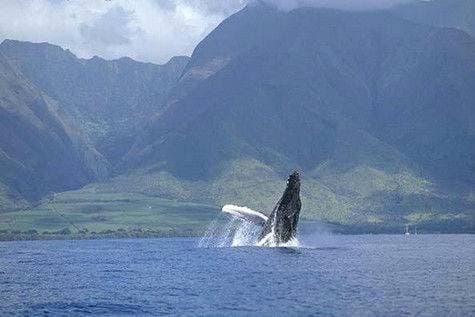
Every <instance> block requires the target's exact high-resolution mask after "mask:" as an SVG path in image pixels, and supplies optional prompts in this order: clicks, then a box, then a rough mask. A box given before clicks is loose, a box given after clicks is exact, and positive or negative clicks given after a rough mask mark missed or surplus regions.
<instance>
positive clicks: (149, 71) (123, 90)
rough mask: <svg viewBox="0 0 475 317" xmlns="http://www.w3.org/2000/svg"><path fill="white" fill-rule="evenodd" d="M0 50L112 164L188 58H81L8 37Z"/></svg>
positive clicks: (152, 111) (57, 48)
mask: <svg viewBox="0 0 475 317" xmlns="http://www.w3.org/2000/svg"><path fill="white" fill-rule="evenodd" d="M0 52H2V53H3V55H4V56H5V58H6V59H7V60H8V62H9V63H10V64H12V65H14V66H15V67H16V68H17V69H18V70H19V71H21V72H22V73H23V74H24V76H25V77H26V78H28V79H29V80H30V81H31V82H32V83H33V84H34V85H36V86H37V87H38V88H39V89H40V90H41V91H43V92H45V93H46V94H48V95H49V96H51V97H52V98H54V99H55V100H57V101H59V102H60V103H61V104H62V106H63V110H64V111H65V112H67V113H68V114H69V115H70V116H71V117H72V118H73V120H74V121H75V122H76V123H77V125H78V127H79V129H80V130H81V133H82V134H83V135H84V137H85V138H86V139H87V141H88V143H90V144H92V145H93V146H94V147H95V148H96V149H97V150H98V151H99V152H100V153H102V154H103V155H104V156H105V157H106V158H107V159H108V160H109V161H110V162H111V163H112V164H114V162H115V161H116V160H117V159H120V157H121V155H123V153H124V152H125V151H127V150H128V147H129V146H130V145H131V144H130V143H131V142H132V141H133V138H134V136H135V135H136V134H137V130H138V129H140V128H141V126H143V124H144V121H147V120H148V118H149V117H150V116H153V114H154V113H159V112H160V110H161V107H160V106H161V105H162V103H163V99H164V97H165V96H166V94H167V93H168V91H169V90H170V89H171V88H172V87H173V86H174V85H175V83H176V81H177V79H178V77H179V76H180V75H181V73H182V70H183V68H184V66H185V65H186V63H187V62H188V59H189V58H188V57H186V56H178V57H174V58H172V59H171V60H170V61H169V62H168V63H166V64H164V65H155V64H151V63H141V62H137V61H134V60H132V59H130V58H121V59H118V60H112V61H107V60H104V59H102V58H99V57H94V58H91V59H88V60H84V59H79V58H77V57H76V56H75V55H74V54H72V53H71V52H70V51H68V50H63V49H62V48H61V47H58V46H55V45H51V44H48V43H39V44H37V43H29V42H20V41H14V40H5V41H4V42H3V43H2V44H0Z"/></svg>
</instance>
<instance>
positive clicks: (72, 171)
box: [0, 54, 109, 209]
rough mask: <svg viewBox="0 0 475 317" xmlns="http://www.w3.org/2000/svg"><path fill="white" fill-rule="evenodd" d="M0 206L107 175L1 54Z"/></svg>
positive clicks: (50, 103)
mask: <svg viewBox="0 0 475 317" xmlns="http://www.w3.org/2000/svg"><path fill="white" fill-rule="evenodd" d="M0 95H1V98H0V113H1V115H0V172H1V173H0V188H1V191H0V193H1V194H0V195H1V196H2V205H1V207H0V209H6V208H11V207H15V206H22V205H24V204H25V202H26V201H35V200H38V199H40V198H41V197H42V196H43V195H45V194H47V193H48V192H51V191H63V190H67V189H71V188H77V187H80V186H82V185H84V184H87V183H89V182H91V181H94V180H97V179H101V178H104V177H106V176H107V174H108V168H109V167H108V163H107V161H106V160H105V159H104V158H103V157H102V156H101V155H100V154H99V153H97V152H96V151H95V150H94V149H93V148H91V147H89V146H88V145H87V144H86V143H85V142H84V139H83V138H82V137H81V135H80V133H79V131H78V130H77V128H76V126H75V124H74V122H73V121H72V120H71V118H70V117H69V116H68V115H66V114H65V113H64V112H63V110H62V109H61V107H60V105H59V104H58V102H57V101H55V100H54V99H52V98H50V97H49V96H47V95H45V94H43V93H42V92H41V91H39V90H38V89H37V88H36V87H35V86H34V85H33V84H31V83H30V82H29V81H28V80H26V79H25V78H24V77H23V75H22V74H21V73H19V72H18V71H16V70H15V69H14V67H12V66H11V65H10V64H9V63H8V62H7V60H6V59H5V58H4V56H3V55H2V54H0Z"/></svg>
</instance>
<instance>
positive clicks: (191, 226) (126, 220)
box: [0, 191, 218, 235]
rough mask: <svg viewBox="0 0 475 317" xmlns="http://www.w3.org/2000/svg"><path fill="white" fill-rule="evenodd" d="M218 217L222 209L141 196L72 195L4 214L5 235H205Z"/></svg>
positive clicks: (1, 227) (1, 220) (1, 222)
mask: <svg viewBox="0 0 475 317" xmlns="http://www.w3.org/2000/svg"><path fill="white" fill-rule="evenodd" d="M217 214H218V209H217V208H216V207H214V206H209V205H204V204H194V203H185V202H176V201H173V200H166V199H162V198H157V197H153V196H147V195H143V194H137V193H93V192H89V191H85V192H83V191H72V192H64V193H60V194H56V195H54V197H52V198H50V199H48V200H47V201H43V202H42V203H41V204H39V205H38V206H36V207H33V208H31V209H25V210H19V211H14V212H6V213H2V214H0V231H1V232H3V233H5V232H10V233H12V232H13V233H26V232H37V233H38V234H78V233H89V234H101V233H112V232H153V233H155V234H157V235H187V234H189V235H193V234H199V233H200V232H201V231H203V230H205V229H206V227H207V226H208V224H209V223H210V221H212V220H213V219H214V218H215V217H216V216H217Z"/></svg>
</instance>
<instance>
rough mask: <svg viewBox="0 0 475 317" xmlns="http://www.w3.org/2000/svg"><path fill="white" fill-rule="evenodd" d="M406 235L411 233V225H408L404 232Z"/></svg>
mask: <svg viewBox="0 0 475 317" xmlns="http://www.w3.org/2000/svg"><path fill="white" fill-rule="evenodd" d="M404 234H405V235H406V236H408V235H410V234H411V233H410V232H409V225H406V231H405V232H404Z"/></svg>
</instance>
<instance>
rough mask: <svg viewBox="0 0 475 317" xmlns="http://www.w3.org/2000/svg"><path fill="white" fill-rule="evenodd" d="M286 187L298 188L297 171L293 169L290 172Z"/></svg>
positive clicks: (298, 178)
mask: <svg viewBox="0 0 475 317" xmlns="http://www.w3.org/2000/svg"><path fill="white" fill-rule="evenodd" d="M287 188H288V189H290V190H292V189H293V190H295V189H297V190H298V189H300V174H299V172H297V171H294V172H293V173H292V174H290V175H289V179H288V180H287Z"/></svg>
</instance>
